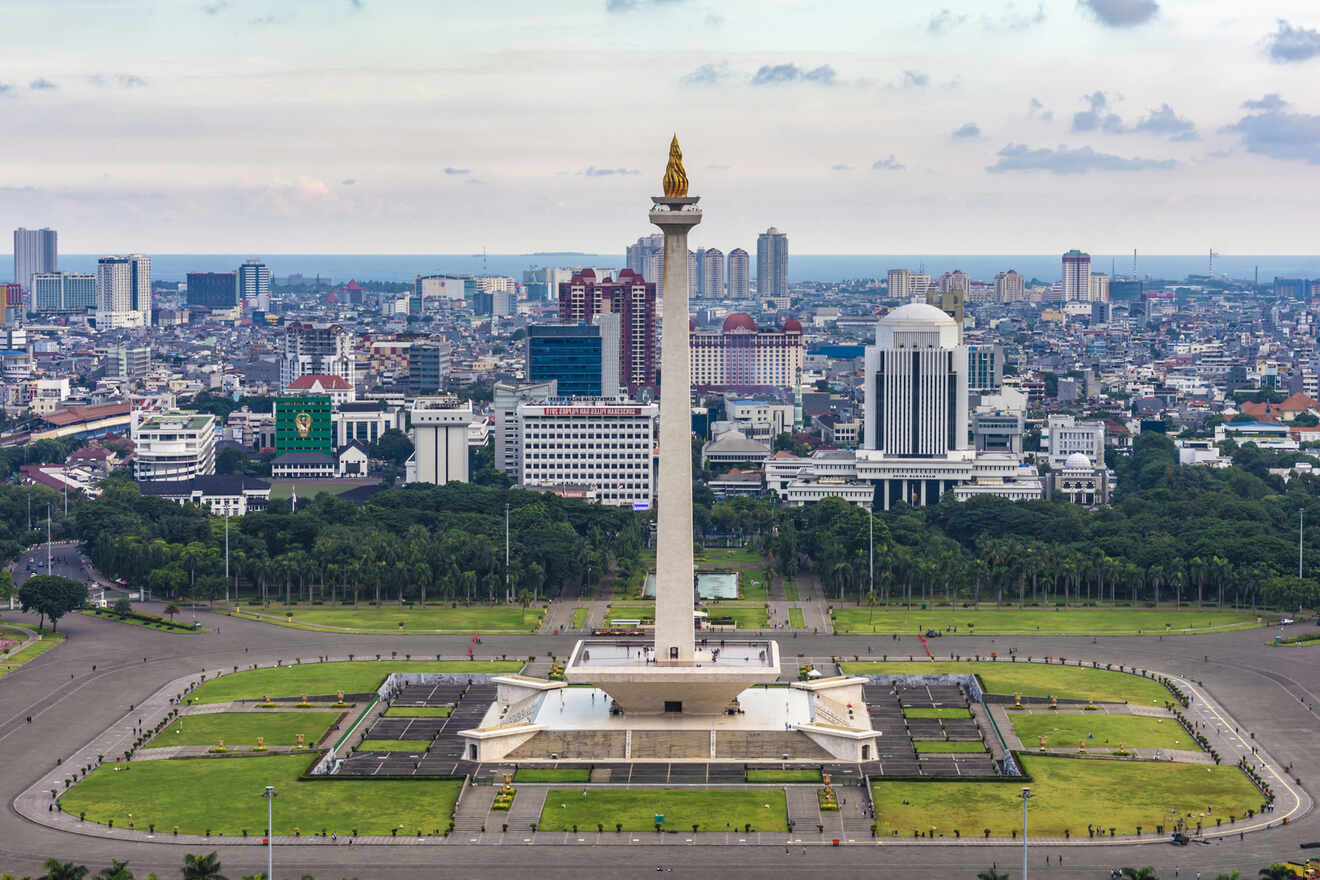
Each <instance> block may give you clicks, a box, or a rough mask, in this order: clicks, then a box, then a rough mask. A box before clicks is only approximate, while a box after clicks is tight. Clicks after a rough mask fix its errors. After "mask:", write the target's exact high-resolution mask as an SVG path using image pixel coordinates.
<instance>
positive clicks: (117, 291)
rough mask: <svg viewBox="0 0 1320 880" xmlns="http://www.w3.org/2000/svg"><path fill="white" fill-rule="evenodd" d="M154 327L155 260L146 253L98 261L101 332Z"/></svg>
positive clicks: (97, 303) (97, 310)
mask: <svg viewBox="0 0 1320 880" xmlns="http://www.w3.org/2000/svg"><path fill="white" fill-rule="evenodd" d="M150 324H151V258H150V257H144V256H143V255H142V254H130V255H129V256H126V257H102V258H101V259H99V260H97V261H96V326H97V327H98V328H100V329H103V330H105V329H109V330H115V329H123V328H135V327H146V326H148V325H150Z"/></svg>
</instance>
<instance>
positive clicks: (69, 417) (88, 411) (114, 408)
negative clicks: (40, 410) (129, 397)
mask: <svg viewBox="0 0 1320 880" xmlns="http://www.w3.org/2000/svg"><path fill="white" fill-rule="evenodd" d="M128 412H129V405H128V404H127V403H107V404H104V405H102V406H71V407H68V408H67V409H57V410H55V412H53V413H51V414H50V415H48V416H46V419H45V420H46V421H47V422H49V423H50V424H52V425H54V426H55V427H57V428H63V427H65V426H67V425H76V424H77V423H78V422H92V421H95V420H97V419H108V418H110V417H111V416H126V415H128Z"/></svg>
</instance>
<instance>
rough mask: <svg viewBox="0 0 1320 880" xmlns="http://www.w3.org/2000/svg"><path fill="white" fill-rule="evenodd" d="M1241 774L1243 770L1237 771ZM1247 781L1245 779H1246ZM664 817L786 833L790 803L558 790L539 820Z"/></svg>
mask: <svg viewBox="0 0 1320 880" xmlns="http://www.w3.org/2000/svg"><path fill="white" fill-rule="evenodd" d="M1235 772H1237V773H1238V774H1239V775H1241V771H1235ZM1244 781H1245V780H1244ZM657 815H660V816H664V817H665V822H664V827H666V828H674V829H677V830H679V831H691V830H692V826H693V825H694V824H695V825H699V826H701V830H702V831H723V830H725V828H739V829H741V828H743V827H744V826H745V825H747V824H750V825H751V826H752V828H753V830H756V831H786V830H788V803H787V801H786V799H785V797H784V792H783V791H769V790H764V789H762V790H760V791H698V790H691V789H672V788H661V789H638V790H622V791H620V790H614V789H603V790H602V789H591V790H590V791H589V792H588V794H587V795H586V796H585V797H584V796H583V794H582V790H581V789H565V788H556V789H553V790H551V791H550V792H549V793H548V794H547V795H546V798H545V808H544V809H543V810H542V811H541V821H540V823H539V824H538V825H537V828H538V829H539V830H543V831H567V830H571V829H572V827H573V825H574V824H576V825H577V826H578V827H579V828H595V827H596V825H597V824H598V823H599V824H601V825H604V826H605V827H606V828H608V829H610V830H611V831H612V830H614V826H615V824H616V823H619V824H622V825H623V830H624V831H654V830H655V817H656V816H657Z"/></svg>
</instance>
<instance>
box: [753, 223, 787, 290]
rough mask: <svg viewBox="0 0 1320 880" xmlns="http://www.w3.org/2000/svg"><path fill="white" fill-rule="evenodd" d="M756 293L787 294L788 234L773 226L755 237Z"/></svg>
mask: <svg viewBox="0 0 1320 880" xmlns="http://www.w3.org/2000/svg"><path fill="white" fill-rule="evenodd" d="M756 295H757V297H759V298H760V299H762V300H767V299H781V298H783V297H786V296H788V235H787V234H786V233H783V232H780V231H779V230H778V229H776V228H775V227H773V226H771V227H770V228H769V229H767V230H766V231H765V232H762V233H761V234H760V235H758V236H757V237H756Z"/></svg>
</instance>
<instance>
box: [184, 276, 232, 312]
mask: <svg viewBox="0 0 1320 880" xmlns="http://www.w3.org/2000/svg"><path fill="white" fill-rule="evenodd" d="M238 291H239V288H238V275H237V273H234V272H189V273H188V305H190V306H201V307H203V308H208V309H232V308H233V307H234V306H236V305H238V304H239V292H238Z"/></svg>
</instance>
